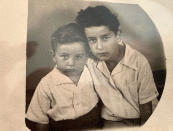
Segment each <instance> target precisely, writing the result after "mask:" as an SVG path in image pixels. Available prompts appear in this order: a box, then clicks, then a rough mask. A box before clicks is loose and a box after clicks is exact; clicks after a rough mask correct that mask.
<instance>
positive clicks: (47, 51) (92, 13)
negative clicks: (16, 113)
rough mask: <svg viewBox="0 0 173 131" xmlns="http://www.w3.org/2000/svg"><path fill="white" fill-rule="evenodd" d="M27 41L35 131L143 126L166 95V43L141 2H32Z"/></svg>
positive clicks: (29, 109) (29, 121)
mask: <svg viewBox="0 0 173 131" xmlns="http://www.w3.org/2000/svg"><path fill="white" fill-rule="evenodd" d="M26 45H27V46H26V47H27V48H26V55H27V61H26V106H25V107H26V108H25V113H26V117H25V123H26V126H27V128H29V129H30V130H31V131H70V130H90V129H98V130H104V129H119V128H130V127H136V126H137V127H140V126H142V125H144V124H145V122H146V121H147V120H148V119H149V118H150V116H151V115H152V113H153V112H154V110H155V108H157V105H158V103H159V101H160V99H161V96H162V93H163V90H164V85H165V79H166V72H167V70H166V59H165V52H164V46H163V42H162V40H161V37H160V34H159V32H158V30H157V28H156V26H155V24H154V23H153V21H152V20H151V18H150V17H149V16H148V15H147V13H146V12H145V11H144V10H143V9H142V8H141V7H140V6H139V5H138V4H126V3H110V2H91V1H73V2H72V1H70V2H68V1H61V0H51V1H41V0H37V1H34V0H29V1H28V25H27V44H26Z"/></svg>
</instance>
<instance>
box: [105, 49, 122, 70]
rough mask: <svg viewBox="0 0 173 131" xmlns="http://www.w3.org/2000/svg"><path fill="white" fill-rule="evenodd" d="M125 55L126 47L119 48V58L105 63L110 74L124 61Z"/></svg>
mask: <svg viewBox="0 0 173 131" xmlns="http://www.w3.org/2000/svg"><path fill="white" fill-rule="evenodd" d="M124 54H125V46H119V56H117V58H114V60H110V61H105V63H106V65H107V67H108V69H109V71H110V72H112V71H113V69H114V68H115V67H116V65H117V64H118V63H119V62H120V61H121V60H122V59H123V57H124Z"/></svg>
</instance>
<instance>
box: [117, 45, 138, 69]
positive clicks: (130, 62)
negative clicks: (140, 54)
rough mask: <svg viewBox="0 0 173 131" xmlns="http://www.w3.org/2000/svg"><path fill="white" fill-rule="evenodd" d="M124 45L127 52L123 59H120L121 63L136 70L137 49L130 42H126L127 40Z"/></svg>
mask: <svg viewBox="0 0 173 131" xmlns="http://www.w3.org/2000/svg"><path fill="white" fill-rule="evenodd" d="M123 44H124V46H125V54H124V57H123V59H122V60H121V61H120V64H122V65H124V66H126V67H129V68H132V69H134V70H137V66H136V64H135V59H136V57H137V56H136V55H134V54H135V50H134V49H133V48H131V47H130V46H129V45H128V44H126V43H125V42H123Z"/></svg>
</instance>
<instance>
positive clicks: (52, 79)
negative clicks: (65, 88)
mask: <svg viewBox="0 0 173 131" xmlns="http://www.w3.org/2000/svg"><path fill="white" fill-rule="evenodd" d="M63 79H64V75H63V74H62V73H60V71H59V70H58V69H57V68H56V67H54V68H53V69H52V70H51V71H50V72H49V73H48V74H47V75H45V76H44V77H43V78H42V79H41V80H40V84H44V85H46V86H49V87H51V86H54V85H57V84H59V83H61V82H62V81H63Z"/></svg>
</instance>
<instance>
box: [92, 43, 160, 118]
mask: <svg viewBox="0 0 173 131" xmlns="http://www.w3.org/2000/svg"><path fill="white" fill-rule="evenodd" d="M125 46H126V48H125V55H124V57H123V59H122V60H121V61H120V62H119V63H118V64H117V65H116V67H115V68H114V69H113V71H112V72H109V70H108V68H107V65H106V63H105V62H104V61H99V62H98V63H97V62H95V63H97V64H96V65H97V66H96V67H97V69H98V70H99V71H100V72H102V73H103V74H104V76H105V78H106V79H107V80H108V81H109V83H110V84H111V85H112V87H113V88H112V89H113V90H112V91H111V90H109V91H107V92H106V90H105V92H103V91H101V90H103V88H104V87H103V88H102V89H101V88H100V87H99V86H97V87H95V88H97V89H96V91H97V92H98V95H99V96H102V97H101V99H102V98H103V99H104V100H105V102H107V103H104V102H103V103H104V107H103V110H102V117H103V118H104V119H107V120H113V121H117V120H120V119H121V118H139V117H140V110H139V105H140V104H145V103H147V102H150V101H152V100H154V99H156V97H157V96H158V92H157V89H156V86H155V83H154V79H153V75H152V71H151V68H150V65H149V63H148V61H147V59H146V58H145V57H144V56H143V55H142V54H141V53H139V52H138V51H136V50H134V49H132V48H131V47H130V46H129V45H127V44H126V45H125ZM95 75H97V74H95ZM96 77H97V76H96ZM94 84H95V85H96V83H94ZM105 88H106V87H105ZM117 89H118V90H119V92H120V93H121V94H122V97H123V98H124V99H122V97H119V96H118V95H114V94H113V93H112V92H115V93H117V92H116V91H115V90H117ZM99 92H100V94H99ZM103 93H105V95H104V94H103ZM108 93H109V94H108ZM106 94H107V96H106ZM109 95H111V96H109ZM104 96H105V97H104ZM108 97H112V98H111V99H109V100H108ZM103 99H102V101H104V100H103ZM128 103H129V104H128ZM118 104H119V105H118ZM115 113H116V114H115Z"/></svg>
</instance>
